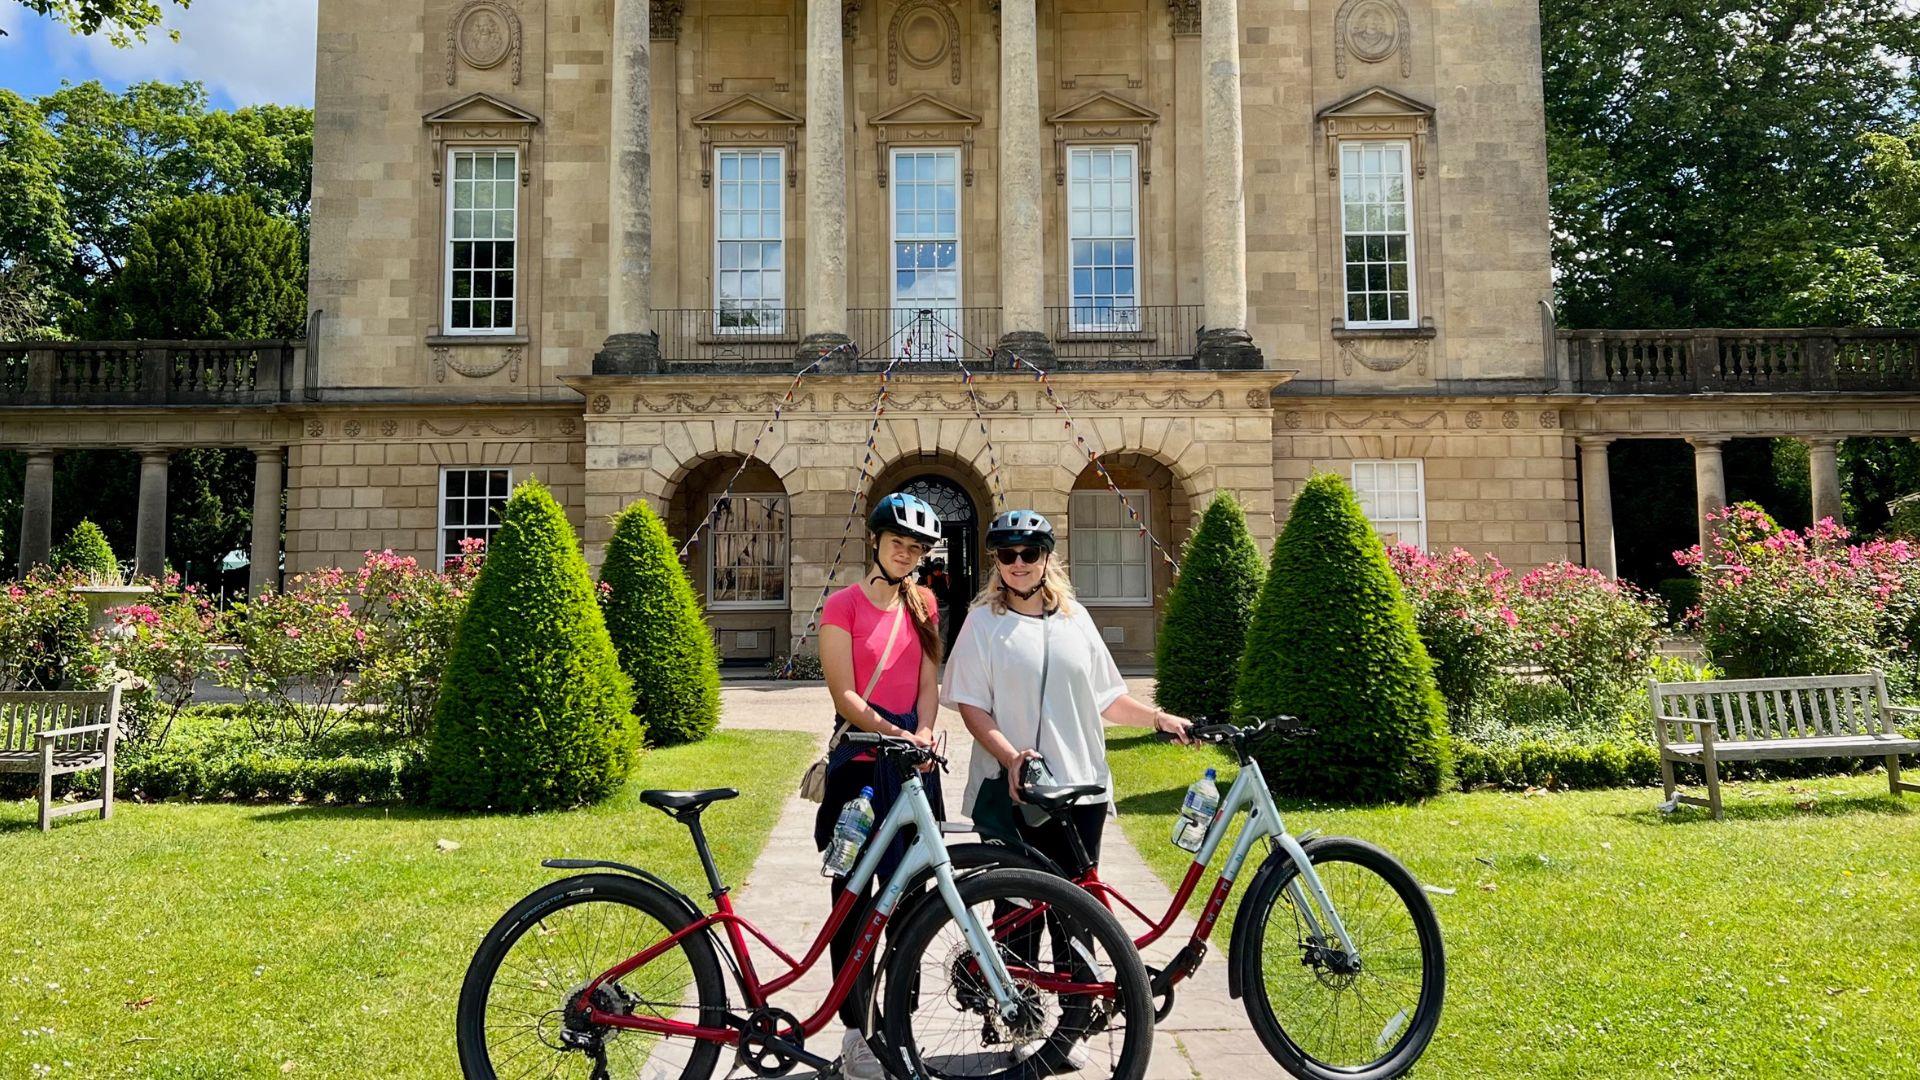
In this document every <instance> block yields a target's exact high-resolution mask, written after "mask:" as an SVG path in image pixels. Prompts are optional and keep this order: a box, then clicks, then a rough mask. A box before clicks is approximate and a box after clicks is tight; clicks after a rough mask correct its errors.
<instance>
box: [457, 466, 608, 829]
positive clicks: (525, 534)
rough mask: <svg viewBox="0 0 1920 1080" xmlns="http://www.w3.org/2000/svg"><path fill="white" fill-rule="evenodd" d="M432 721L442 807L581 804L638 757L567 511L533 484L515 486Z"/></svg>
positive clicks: (604, 792)
mask: <svg viewBox="0 0 1920 1080" xmlns="http://www.w3.org/2000/svg"><path fill="white" fill-rule="evenodd" d="M433 725H434V727H433V745H432V747H431V749H430V750H429V752H428V758H427V766H428V772H429V774H430V783H429V798H430V799H431V801H432V802H434V803H435V804H436V805H439V806H447V807H457V808H463V809H478V808H482V807H485V808H491V809H496V810H516V811H521V810H546V809H554V808H559V807H568V806H578V805H580V804H581V803H587V802H592V801H594V800H596V799H601V798H605V797H606V796H608V795H610V794H612V793H613V792H614V791H615V790H617V789H618V788H619V787H620V785H621V784H622V782H624V781H625V780H626V778H627V773H628V770H629V769H631V768H632V766H633V758H634V752H635V750H636V749H637V747H638V743H639V725H638V724H636V723H635V721H634V717H633V691H632V688H631V686H630V685H629V683H628V681H627V677H626V675H625V674H623V673H622V672H621V670H620V662H619V658H618V657H617V656H615V655H614V651H613V642H612V640H610V639H609V638H608V637H607V624H606V622H605V621H604V620H603V619H602V618H601V615H600V604H599V602H598V600H597V599H596V597H595V595H594V586H593V580H592V578H591V577H589V576H588V573H587V562H586V560H585V559H584V558H582V557H581V554H580V548H579V546H578V544H577V543H576V542H575V541H574V535H573V529H572V527H571V526H569V525H568V524H567V515H566V514H565V512H563V511H562V510H561V509H560V504H559V503H557V502H555V501H554V499H553V496H552V495H551V494H549V493H548V491H547V489H546V488H545V487H543V486H541V485H540V483H539V482H538V481H534V480H529V481H527V482H526V483H524V484H521V485H520V486H519V487H518V488H516V489H514V492H513V496H512V498H510V499H508V500H507V509H506V514H505V516H504V517H503V518H502V519H501V523H500V528H499V530H498V531H496V532H495V533H494V534H493V537H492V539H491V540H490V541H489V543H488V544H487V559H486V562H485V563H484V564H483V565H482V567H481V570H480V577H479V580H478V581H476V582H475V583H474V587H473V596H472V599H471V600H470V601H469V602H468V605H467V610H466V613H465V614H464V615H463V616H461V619H460V626H459V628H458V629H457V630H456V631H455V633H454V641H453V650H452V652H451V654H449V656H448V658H447V670H446V675H445V676H444V678H443V681H442V683H441V690H440V700H439V703H438V704H437V705H436V707H435V708H434V713H433Z"/></svg>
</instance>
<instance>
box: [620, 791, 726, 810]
mask: <svg viewBox="0 0 1920 1080" xmlns="http://www.w3.org/2000/svg"><path fill="white" fill-rule="evenodd" d="M739 797H740V793H739V792H738V791H736V790H734V789H733V788H730V787H716V788H706V789H704V790H701V791H661V790H660V789H658V788H655V789H652V790H648V791H643V792H641V793H640V801H641V802H643V803H646V804H647V805H648V806H657V807H659V808H660V809H662V810H665V811H666V812H667V813H669V814H677V813H680V812H682V811H686V810H691V811H693V812H694V813H696V814H697V813H699V812H700V811H702V810H705V809H706V808H707V804H708V803H716V802H720V801H721V800H723V799H737V798H739Z"/></svg>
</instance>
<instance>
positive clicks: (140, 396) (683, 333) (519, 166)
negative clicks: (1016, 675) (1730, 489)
mask: <svg viewBox="0 0 1920 1080" xmlns="http://www.w3.org/2000/svg"><path fill="white" fill-rule="evenodd" d="M318 51H319V64H318V70H319V75H318V84H317V88H316V131H315V150H314V157H315V174H314V202H313V231H312V278H311V289H310V304H311V307H312V320H311V326H310V331H309V335H308V338H307V340H306V341H304V342H293V343H277V344H276V343H269V344H267V345H257V346H256V345H239V346H219V347H213V346H205V345H194V344H182V343H172V344H168V343H134V344H130V345H126V344H123V345H100V344H98V343H96V344H94V345H91V346H87V347H86V348H91V349H92V350H93V351H91V352H87V351H85V349H84V348H81V347H74V348H65V347H63V350H51V349H45V348H43V349H40V350H38V351H32V350H27V349H25V347H21V349H20V350H18V352H17V356H18V359H17V366H16V367H15V368H4V370H5V371H17V372H18V374H17V375H8V376H6V378H5V379H0V446H5V447H7V448H9V449H13V450H18V451H22V452H26V453H28V454H29V462H30V466H29V471H28V476H29V506H28V520H27V521H26V522H25V523H24V525H25V526H26V535H27V537H28V543H27V544H25V545H23V560H25V561H32V559H34V558H36V557H40V556H43V555H44V551H45V547H44V544H43V542H42V540H43V538H42V536H41V533H43V532H44V526H43V525H40V524H37V522H38V520H39V519H37V518H35V516H34V515H35V507H36V506H40V507H42V508H43V509H44V506H45V505H46V503H47V501H48V500H50V499H52V498H54V497H56V495H55V493H52V492H51V491H50V490H49V489H48V487H47V485H48V484H49V483H50V481H49V480H47V479H46V478H47V477H50V475H51V470H50V469H49V468H47V465H48V463H50V462H51V460H52V457H51V455H53V454H55V453H58V452H59V451H61V450H65V449H73V448H81V447H91V446H137V447H138V448H141V449H143V450H144V451H146V453H147V455H148V456H147V459H146V460H147V466H146V467H145V468H144V469H143V474H142V475H143V492H144V494H143V505H144V503H145V502H146V501H148V500H152V499H157V500H159V502H158V505H161V506H164V499H165V480H166V468H165V463H166V456H165V455H166V453H167V452H169V451H171V450H173V449H178V448H180V447H185V446H194V445H246V446H251V447H254V448H256V449H257V450H259V451H261V453H260V457H259V459H258V460H259V462H260V466H259V470H258V472H259V489H258V492H257V495H256V498H257V500H258V501H259V503H260V505H261V506H262V507H263V509H264V508H270V507H271V506H272V505H273V504H274V503H275V502H277V501H278V500H279V498H280V491H281V485H282V484H284V490H285V508H286V509H285V520H284V525H285V552H284V556H285V566H286V569H287V570H288V571H295V572H297V571H301V570H306V569H311V568H313V567H316V566H321V565H326V564H331V563H338V562H351V561H356V560H357V559H358V558H359V557H360V553H361V552H363V551H365V550H368V549H378V548H388V547H390V548H393V549H395V550H398V551H404V552H410V553H414V554H417V555H420V556H422V557H429V558H430V557H434V556H436V555H439V554H443V553H446V552H448V551H450V550H452V549H453V548H454V547H456V546H457V545H458V542H459V540H460V539H461V538H462V537H464V536H467V535H480V534H484V533H485V532H486V531H487V530H488V528H489V527H490V525H489V522H490V521H491V516H492V514H493V513H494V512H495V511H496V509H497V506H498V504H499V502H500V500H501V498H502V497H503V495H504V492H505V491H506V489H507V487H508V486H509V485H510V484H512V483H517V482H519V481H521V480H523V479H525V478H527V477H531V476H537V477H538V478H540V479H541V480H542V481H543V482H545V483H547V484H548V485H549V486H551V487H552V488H553V489H554V491H555V492H556V494H557V495H558V496H559V497H560V499H561V501H562V502H563V503H564V504H565V505H566V506H567V507H568V509H569V512H570V513H571V514H572V515H573V517H574V519H575V524H576V525H577V526H578V527H579V528H580V529H581V531H582V534H583V536H584V538H585V542H586V545H587V551H588V554H589V557H590V558H591V559H594V560H597V559H598V558H599V555H600V551H601V548H602V546H603V545H604V543H605V540H606V538H607V533H608V525H607V519H608V517H609V516H610V515H611V514H612V513H613V512H615V511H616V510H618V509H619V508H620V507H621V506H623V505H625V504H626V503H628V502H630V501H631V500H633V499H636V498H647V499H650V500H652V501H653V502H654V503H655V505H656V506H658V507H659V508H661V509H662V510H663V511H664V512H666V513H667V515H668V517H669V521H670V524H671V525H672V528H673V531H674V532H675V534H676V535H679V536H683V537H684V536H693V537H694V538H695V539H694V542H693V545H692V547H691V548H690V550H689V552H688V559H689V569H690V572H691V574H692V576H693V578H694V580H695V583H696V586H697V587H698V589H699V591H700V592H701V594H702V596H703V597H704V598H705V600H706V602H707V604H708V607H709V611H710V615H711V618H712V621H713V623H714V626H715V628H716V633H717V634H718V636H719V640H720V644H721V647H722V651H723V653H724V654H725V655H727V656H729V657H732V658H737V659H743V660H744V659H751V658H756V657H766V656H772V655H777V654H780V653H783V652H785V651H786V650H787V649H788V647H789V643H790V642H791V641H792V640H793V638H794V636H795V635H796V634H798V633H800V632H802V631H804V630H805V629H806V628H807V626H808V623H809V616H810V614H811V613H812V611H813V608H814V606H815V604H816V602H817V600H818V598H819V596H820V594H821V592H822V589H823V588H825V587H827V586H828V585H830V584H834V583H838V582H844V581H847V580H850V578H851V576H852V574H853V573H854V570H855V568H856V567H857V565H858V562H859V558H860V556H859V552H858V544H859V538H858V529H857V527H855V528H851V529H850V527H849V517H850V515H849V511H850V510H851V509H852V508H853V507H854V506H856V505H859V504H861V503H862V502H863V501H864V500H865V499H868V498H871V497H874V496H877V495H882V494H885V493H887V492H888V491H892V490H899V489H902V488H905V489H908V490H914V491H917V492H920V493H922V494H925V495H927V496H928V497H929V498H931V499H933V500H934V501H935V502H936V503H937V504H939V505H941V506H942V507H943V510H944V511H945V512H946V513H948V514H949V515H950V516H949V523H950V527H951V529H952V531H953V539H952V542H951V543H950V544H949V545H948V550H946V551H943V552H941V553H940V555H941V556H942V557H943V558H944V559H945V560H946V561H947V562H948V563H949V564H950V570H951V571H952V574H951V576H952V577H953V579H954V580H955V582H956V584H955V587H954V590H953V601H954V602H956V603H957V602H963V601H964V598H965V593H966V591H968V589H969V588H970V583H971V581H972V580H973V575H977V574H978V573H979V571H980V570H981V562H982V555H983V553H982V552H981V550H980V548H979V543H980V535H979V534H980V532H981V529H982V528H983V526H984V522H985V520H986V519H987V518H988V517H989V516H990V515H991V513H992V512H993V510H994V509H995V508H996V507H999V508H1005V507H1009V506H1033V507H1036V508H1038V509H1040V510H1042V511H1043V512H1045V513H1047V514H1049V515H1051V516H1053V517H1054V518H1055V520H1056V521H1057V522H1058V523H1060V524H1062V525H1063V526H1064V531H1065V534H1066V537H1067V539H1066V554H1067V557H1068V559H1069V563H1070V565H1072V566H1073V568H1074V572H1075V576H1076V581H1077V582H1079V584H1080V585H1081V588H1082V589H1083V591H1084V592H1085V594H1086V595H1087V596H1088V597H1089V606H1090V607H1092V608H1093V610H1094V612H1095V614H1096V617H1097V618H1098V619H1099V621H1100V622H1101V624H1102V626H1103V628H1104V630H1105V632H1106V634H1107V636H1108V639H1109V641H1110V642H1111V643H1112V644H1113V646H1114V648H1115V651H1116V653H1117V654H1119V655H1120V656H1121V657H1122V658H1123V660H1124V661H1127V662H1139V661H1141V660H1144V659H1145V658H1147V657H1148V656H1150V655H1151V652H1152V649H1153V636H1154V633H1155V627H1156V624H1157V612H1158V610H1159V607H1160V604H1161V602H1162V599H1163V597H1164V594H1165V591H1166V588H1167V587H1168V585H1169V584H1170V582H1171V580H1172V574H1171V568H1170V565H1169V563H1168V561H1167V560H1166V559H1165V558H1164V557H1163V555H1162V549H1163V548H1164V549H1166V550H1171V551H1177V549H1178V545H1179V544H1180V543H1181V541H1182V540H1183V539H1184V538H1185V534H1186V530H1187V528H1188V524H1189V523H1190V522H1191V521H1192V519H1193V518H1194V516H1195V515H1196V514H1197V513H1198V511H1199V510H1200V509H1201V508H1202V507H1203V506H1204V504H1205V502H1206V500H1207V499H1208V498H1209V497H1211V496H1212V494H1214V493H1215V492H1218V491H1223V490H1226V491H1232V492H1234V493H1235V494H1237V495H1238V496H1239V497H1240V499H1241V500H1242V502H1243V503H1244V504H1245V505H1246V506H1247V507H1248V509H1249V512H1250V515H1251V519H1252V525H1253V529H1254V532H1255V533H1256V535H1257V536H1258V537H1259V538H1260V540H1261V541H1262V543H1263V544H1264V543H1266V542H1268V541H1269V540H1270V539H1271V537H1272V536H1273V535H1274V534H1275V531H1276V529H1277V527H1278V522H1277V521H1276V515H1284V512H1285V507H1286V505H1287V502H1288V500H1289V499H1290V498H1291V496H1292V494H1293V493H1294V491H1295V490H1296V489H1297V487H1298V486H1299V484H1300V483H1301V482H1302V481H1303V480H1304V479H1305V478H1306V477H1307V476H1308V475H1310V474H1311V473H1312V472H1313V471H1315V470H1321V469H1332V470H1335V471H1337V472H1339V473H1341V474H1342V475H1343V476H1345V477H1347V478H1348V479H1349V481H1350V482H1351V483H1353V485H1354V486H1355V488H1356V490H1357V491H1358V492H1359V493H1360V495H1361V498H1362V501H1363V503H1364V504H1365V505H1366V507H1367V508H1368V510H1369V513H1370V514H1371V515H1372V516H1373V517H1374V520H1375V522H1376V525H1377V526H1378V527H1379V528H1380V530H1381V531H1382V533H1383V534H1384V535H1386V536H1387V537H1389V538H1390V539H1394V540H1399V541H1404V542H1409V543H1415V544H1421V545H1424V546H1427V547H1429V548H1444V547H1450V546H1454V545H1460V546H1466V547H1470V548H1473V549H1475V550H1484V551H1490V552H1492V553H1494V554H1496V555H1498V556H1499V557H1500V558H1501V559H1503V560H1504V561H1506V562H1508V563H1510V564H1512V565H1515V566H1521V567H1525V566H1530V565H1535V564H1539V563H1543V562H1547V561H1552V560H1557V559H1586V560H1587V561H1588V562H1590V563H1592V564H1594V565H1598V566H1602V567H1605V568H1609V569H1610V568H1611V565H1612V554H1611V551H1612V541H1611V532H1610V530H1611V503H1610V501H1609V500H1610V496H1609V495H1608V493H1607V492H1608V486H1607V484H1606V482H1605V480H1604V478H1605V476H1606V446H1607V445H1608V442H1609V441H1610V440H1613V439H1617V438H1623V437H1627V438H1645V437H1689V438H1692V439H1694V440H1695V441H1696V445H1697V446H1698V447H1700V448H1701V453H1700V457H1699V460H1700V462H1701V465H1700V477H1701V487H1700V500H1701V502H1702V505H1703V507H1708V506H1710V505H1711V504H1712V503H1713V499H1714V498H1715V495H1714V490H1715V484H1719V485H1720V494H1719V496H1718V498H1719V499H1720V500H1722V501H1724V480H1723V479H1721V478H1719V475H1718V473H1716V472H1715V469H1716V468H1717V465H1716V462H1717V459H1718V452H1717V449H1716V448H1717V445H1718V444H1717V443H1716V442H1715V441H1714V440H1716V439H1722V440H1723V439H1724V438H1727V437H1735V436H1741V435H1749V434H1758V433H1761V432H1762V431H1764V432H1766V433H1770V434H1775V433H1785V434H1792V435H1803V436H1810V437H1814V438H1816V439H1817V440H1821V441H1817V442H1816V444H1815V454H1814V465H1815V472H1816V476H1815V490H1816V502H1818V501H1819V500H1820V499H1821V498H1822V497H1825V498H1827V499H1828V500H1829V502H1834V501H1835V500H1837V494H1836V487H1835V482H1834V480H1833V477H1832V475H1831V473H1832V461H1833V455H1832V452H1831V445H1832V440H1833V439H1834V438H1837V437H1840V436H1843V435H1847V434H1901V435H1904V434H1906V433H1907V431H1909V430H1912V429H1911V428H1910V426H1909V424H1910V415H1909V414H1910V412H1911V410H1912V408H1913V407H1914V405H1913V403H1912V401H1911V399H1909V398H1908V397H1906V396H1904V390H1906V389H1911V388H1912V386H1911V385H1908V384H1906V383H1899V385H1892V384H1889V385H1880V384H1875V385H1872V386H1864V385H1858V383H1859V380H1858V379H1853V381H1852V382H1850V381H1849V379H1850V378H1851V377H1850V376H1848V375H1847V374H1846V373H1847V372H1848V371H1853V370H1854V369H1855V368H1859V367H1860V366H1861V365H1860V363H1858V362H1856V361H1857V357H1858V356H1859V355H1864V354H1862V353H1861V351H1860V349H1859V348H1858V347H1857V344H1858V343H1855V344H1854V345H1848V344H1846V343H1844V342H1842V343H1839V344H1835V343H1834V340H1833V339H1828V338H1815V337H1791V336H1789V337H1787V338H1779V337H1777V336H1776V337H1773V338H1768V339H1766V342H1767V344H1766V345H1765V349H1766V350H1772V351H1770V352H1766V355H1767V356H1771V357H1773V359H1772V360H1771V361H1763V362H1756V361H1755V360H1754V359H1753V357H1755V356H1759V355H1761V351H1764V350H1762V348H1761V346H1760V345H1757V344H1754V345H1752V347H1751V348H1749V345H1750V344H1752V342H1749V340H1748V339H1745V338H1738V337H1734V336H1722V337H1712V336H1707V337H1702V332H1689V331H1679V332H1672V333H1668V334H1666V335H1665V336H1660V335H1659V334H1658V333H1654V334H1651V335H1648V336H1646V337H1644V338H1632V337H1630V336H1628V337H1622V336H1619V335H1615V336H1612V337H1609V336H1606V335H1592V334H1586V335H1583V334H1581V333H1569V332H1565V331H1560V332H1556V331H1555V330H1554V329H1553V324H1552V317H1551V309H1550V307H1549V306H1548V305H1549V301H1550V299H1551V276H1550V266H1549V253H1548V231H1547V175H1546V154H1545V135H1544V120H1543V106H1542V98H1541V93H1542V91H1541V71H1540V57H1539V26H1538V10H1537V5H1536V4H1534V3H1533V2H1532V0H1473V2H1464V0H1288V2H1280V0H1242V2H1240V3H1238V4H1237V5H1236V4H1235V3H1233V2H1230V0H651V2H640V0H399V2H392V0H386V2H376V0H321V3H320V14H319V38H318ZM1704 333H1707V334H1708V335H1711V334H1712V333H1713V332H1704ZM1722 333H1723V334H1724V333H1725V332H1722ZM1758 340H1759V339H1757V338H1756V339H1753V341H1758ZM223 350H224V351H223ZM1756 350H1759V351H1756ZM1850 350H1851V351H1850ZM1869 351H1870V350H1869ZM236 357H238V358H239V359H235V358H236ZM1823 357H1824V359H1823ZM1848 357H1855V358H1856V360H1848V359H1847V358H1848ZM183 358H184V359H183ZM1743 358H1744V359H1743ZM89 365H92V366H89ZM101 365H105V366H106V367H107V368H110V369H112V370H113V371H123V370H124V371H127V372H132V373H133V374H131V375H129V376H127V378H126V379H122V380H121V381H120V382H119V383H112V380H111V379H104V380H103V379H101V378H99V377H98V370H100V369H101ZM116 365H117V366H116ZM142 365H145V367H144V368H143V367H142ZM155 365H158V366H155ZM221 365H229V366H233V365H237V367H238V369H240V370H243V371H244V375H243V376H241V377H240V379H239V382H238V383H236V382H235V381H234V380H233V379H231V378H226V377H224V376H221V377H215V376H216V375H217V374H218V372H220V371H225V370H226V368H224V367H222V366H221ZM1823 365H1824V366H1823ZM1849 365H1852V366H1849ZM142 370H144V371H145V372H146V375H145V378H146V381H145V382H141V381H140V372H141V371H142ZM169 371H170V372H172V375H171V377H169V376H168V375H167V374H166V372H169ZM89 373H93V374H89ZM209 373H213V374H209ZM7 379H11V380H12V381H11V382H8V381H6V380H7ZM89 380H91V381H89ZM1895 382H1896V383H1898V382H1899V380H1895ZM109 383H112V385H108V384H109ZM136 384H137V386H138V387H139V389H138V392H135V393H131V394H129V393H127V392H125V388H126V387H128V386H135V385H136ZM163 384H166V385H163ZM236 386H237V387H238V389H235V387H236ZM1754 391H1759V392H1761V393H1760V394H1755V393H1753V392H1754ZM1782 391H1790V392H1791V393H1789V394H1785V395H1784V396H1783V394H1782V393H1781V392H1782ZM1853 391H1858V392H1853ZM1755 399H1758V400H1760V401H1762V402H1764V403H1765V404H1762V405H1758V406H1756V405H1754V404H1752V403H1751V402H1752V401H1753V400H1755ZM1776 402H1777V404H1776ZM1823 448H1824V449H1823ZM283 467H284V472H283V471H282V469H283ZM1823 469H1825V470H1826V473H1825V474H1823V473H1822V470H1823ZM1596 477H1598V478H1601V479H1600V480H1599V481H1598V482H1596V480H1595V478H1596ZM1116 491H1117V492H1118V494H1117V495H1116ZM1835 504H1836V505H1837V502H1835ZM42 516H44V513H42ZM264 520H267V517H266V515H264V514H263V521H264ZM1136 520H1137V521H1140V522H1144V523H1145V525H1146V531H1145V533H1144V534H1143V533H1142V531H1141V530H1140V528H1139V527H1138V525H1137V524H1136V523H1135V522H1136ZM157 528H158V526H157V525H156V526H155V527H154V528H153V529H146V530H143V533H142V536H143V540H142V549H141V552H140V553H139V556H140V561H141V563H142V566H143V567H149V566H157V565H158V561H159V559H160V558H161V557H162V554H163V551H164V537H161V536H159V535H158V533H157ZM850 533H851V534H852V538H851V540H848V539H847V538H848V536H849V534H850ZM277 539H278V535H277V534H276V533H274V532H273V531H272V530H271V529H269V528H265V527H263V528H262V529H261V530H260V533H259V536H258V537H257V541H256V548H257V551H256V558H255V566H256V570H255V580H256V583H258V584H267V583H270V582H271V581H272V580H273V579H274V577H275V574H274V567H275V565H276V564H277V563H278V562H279V559H278V557H277V555H276V553H275V552H274V551H273V550H272V545H273V544H274V543H275V542H276V541H277Z"/></svg>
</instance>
